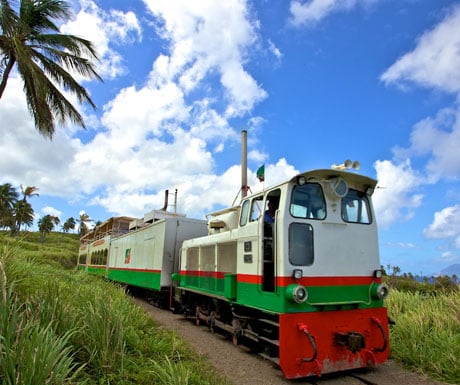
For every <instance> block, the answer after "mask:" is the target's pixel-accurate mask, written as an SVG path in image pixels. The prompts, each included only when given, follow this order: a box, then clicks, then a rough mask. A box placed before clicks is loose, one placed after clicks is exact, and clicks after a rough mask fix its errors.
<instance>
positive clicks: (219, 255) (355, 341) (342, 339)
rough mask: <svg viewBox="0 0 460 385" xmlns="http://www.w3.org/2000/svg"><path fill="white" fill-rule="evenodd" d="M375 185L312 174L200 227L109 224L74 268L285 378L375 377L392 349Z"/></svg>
mask: <svg viewBox="0 0 460 385" xmlns="http://www.w3.org/2000/svg"><path fill="white" fill-rule="evenodd" d="M376 184H377V182H376V181H375V180H374V179H371V178H369V177H366V176H363V175H359V174H357V173H355V172H349V171H347V170H346V169H345V167H335V168H331V169H319V170H312V171H308V172H304V173H301V174H298V175H296V176H295V177H293V178H291V179H289V180H287V181H285V182H284V183H280V184H278V185H275V186H271V187H269V188H265V189H264V190H263V191H262V192H259V193H255V194H252V195H248V196H244V197H243V198H242V200H241V202H240V204H238V205H236V206H233V207H230V208H227V209H224V210H221V211H218V212H215V213H212V214H209V215H208V216H207V221H203V220H197V219H188V218H186V217H185V216H184V215H179V214H177V213H170V212H168V211H166V210H156V211H153V212H151V213H149V215H146V217H144V218H143V219H134V218H126V217H117V218H111V219H110V220H108V221H107V222H105V223H104V224H103V225H101V226H98V227H96V228H95V229H94V230H93V231H92V232H90V233H89V234H87V235H86V236H85V237H83V238H82V246H81V248H80V252H81V253H80V258H79V268H81V269H87V270H88V271H90V272H93V273H99V274H103V275H104V276H106V277H107V278H109V279H111V280H114V281H117V282H122V283H125V284H127V285H132V286H136V287H142V288H146V289H149V290H150V292H151V293H153V294H152V297H153V298H154V299H155V302H156V303H157V304H166V305H167V307H169V308H171V309H173V310H175V311H180V312H182V313H184V314H186V315H187V316H191V317H193V318H194V319H195V320H196V322H197V324H201V323H203V324H207V325H209V327H210V329H211V330H213V331H222V332H224V333H227V334H228V335H230V336H231V337H232V340H233V342H234V343H235V344H239V343H241V344H247V345H249V346H250V347H251V348H252V349H253V350H254V351H255V352H257V353H258V354H260V355H262V356H263V357H265V358H267V359H269V360H271V361H273V362H275V363H276V364H278V365H279V367H280V369H281V370H282V372H283V374H284V376H285V377H286V378H298V377H306V376H311V375H321V374H324V373H329V372H337V371H342V370H349V369H353V368H361V367H366V366H369V365H376V364H379V363H383V362H385V361H386V360H387V359H388V356H389V349H390V347H389V330H388V316H387V311H386V308H385V307H384V305H383V300H384V299H385V297H386V296H387V294H388V288H387V287H386V286H385V285H384V284H382V279H381V277H382V271H381V268H380V259H379V251H378V237H377V224H376V220H375V214H374V210H373V206H372V193H373V191H374V189H375V188H376ZM269 205H270V206H271V207H269ZM270 211H271V213H272V215H271V216H270V218H268V217H267V215H266V213H267V212H270ZM120 229H123V231H120ZM122 232H123V234H122ZM101 240H104V242H103V243H101Z"/></svg>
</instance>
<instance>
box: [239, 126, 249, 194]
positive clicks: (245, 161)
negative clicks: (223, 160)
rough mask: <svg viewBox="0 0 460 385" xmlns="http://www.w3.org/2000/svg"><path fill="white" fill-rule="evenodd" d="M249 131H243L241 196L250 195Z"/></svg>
mask: <svg viewBox="0 0 460 385" xmlns="http://www.w3.org/2000/svg"><path fill="white" fill-rule="evenodd" d="M247 137H248V132H247V131H246V130H243V131H241V197H242V198H244V197H246V195H248V190H249V186H248V148H247Z"/></svg>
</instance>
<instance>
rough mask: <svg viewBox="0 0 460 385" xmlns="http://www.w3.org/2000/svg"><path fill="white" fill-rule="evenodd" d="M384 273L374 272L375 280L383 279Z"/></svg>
mask: <svg viewBox="0 0 460 385" xmlns="http://www.w3.org/2000/svg"><path fill="white" fill-rule="evenodd" d="M382 275H383V271H382V270H381V269H377V270H374V277H375V278H382Z"/></svg>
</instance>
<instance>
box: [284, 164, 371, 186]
mask: <svg viewBox="0 0 460 385" xmlns="http://www.w3.org/2000/svg"><path fill="white" fill-rule="evenodd" d="M300 175H303V176H305V178H306V180H307V182H309V181H324V180H328V179H332V178H337V177H342V178H343V179H345V180H346V181H347V183H348V184H350V185H351V186H353V187H355V188H357V189H360V190H365V189H366V188H367V187H370V188H375V186H377V180H375V179H373V178H369V177H368V176H365V175H361V174H356V173H354V172H349V171H346V170H338V169H333V168H330V169H318V170H311V171H306V172H303V173H300V174H298V175H296V176H295V177H293V178H291V179H290V182H291V183H295V182H296V180H297V178H298V177H299V176H300Z"/></svg>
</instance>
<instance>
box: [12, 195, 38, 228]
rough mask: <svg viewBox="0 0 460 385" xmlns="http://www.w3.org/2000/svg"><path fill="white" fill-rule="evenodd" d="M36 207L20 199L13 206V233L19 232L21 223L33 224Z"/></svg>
mask: <svg viewBox="0 0 460 385" xmlns="http://www.w3.org/2000/svg"><path fill="white" fill-rule="evenodd" d="M34 214H35V212H34V209H33V208H32V205H31V204H30V203H29V202H27V201H26V202H25V201H23V200H22V199H21V200H18V201H17V202H16V203H15V205H14V208H13V216H12V221H11V224H10V226H9V227H10V229H11V235H12V236H16V235H18V234H19V231H20V229H21V225H26V226H32V225H33V223H34Z"/></svg>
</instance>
